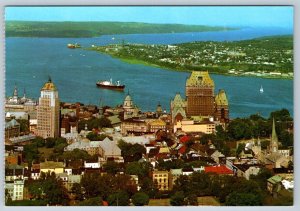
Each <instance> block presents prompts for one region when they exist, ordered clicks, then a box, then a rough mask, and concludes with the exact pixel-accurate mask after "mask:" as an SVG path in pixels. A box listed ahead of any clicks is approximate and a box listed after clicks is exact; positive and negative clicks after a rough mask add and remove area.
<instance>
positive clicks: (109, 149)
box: [99, 137, 121, 156]
mask: <svg viewBox="0 0 300 211" xmlns="http://www.w3.org/2000/svg"><path fill="white" fill-rule="evenodd" d="M117 143H118V142H117V141H111V140H110V139H109V138H107V137H106V138H105V139H104V140H103V141H99V145H100V147H101V148H102V149H103V150H104V154H105V156H121V149H120V148H119V147H118V145H117Z"/></svg>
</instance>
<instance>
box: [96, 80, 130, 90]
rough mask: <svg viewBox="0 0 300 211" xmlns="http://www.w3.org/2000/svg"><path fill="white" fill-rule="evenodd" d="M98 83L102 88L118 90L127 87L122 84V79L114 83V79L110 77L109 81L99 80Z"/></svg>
mask: <svg viewBox="0 0 300 211" xmlns="http://www.w3.org/2000/svg"><path fill="white" fill-rule="evenodd" d="M96 85H97V86H98V87H101V88H105V89H113V90H118V91H123V90H124V88H125V85H122V84H120V81H116V83H113V82H112V79H110V80H109V81H98V82H97V83H96Z"/></svg>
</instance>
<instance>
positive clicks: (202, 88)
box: [186, 71, 215, 116]
mask: <svg viewBox="0 0 300 211" xmlns="http://www.w3.org/2000/svg"><path fill="white" fill-rule="evenodd" d="M214 88H215V85H214V81H213V80H212V79H211V78H210V76H209V74H208V72H207V71H193V72H192V74H191V76H190V77H189V78H188V79H187V80H186V100H187V108H186V111H187V116H214V111H215V109H214V100H215V99H214Z"/></svg>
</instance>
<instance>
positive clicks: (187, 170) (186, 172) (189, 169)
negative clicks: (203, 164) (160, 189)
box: [182, 167, 194, 176]
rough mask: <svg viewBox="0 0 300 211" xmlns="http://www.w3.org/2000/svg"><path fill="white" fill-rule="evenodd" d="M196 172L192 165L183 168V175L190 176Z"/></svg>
mask: <svg viewBox="0 0 300 211" xmlns="http://www.w3.org/2000/svg"><path fill="white" fill-rule="evenodd" d="M193 173H194V169H193V168H192V167H186V168H183V169H182V175H186V176H190V175H191V174H193Z"/></svg>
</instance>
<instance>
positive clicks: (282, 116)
mask: <svg viewBox="0 0 300 211" xmlns="http://www.w3.org/2000/svg"><path fill="white" fill-rule="evenodd" d="M273 118H274V119H275V121H281V122H285V121H292V120H293V118H292V117H291V115H290V112H289V111H288V110H287V109H285V108H284V109H281V110H278V111H273V112H271V114H270V117H269V120H273Z"/></svg>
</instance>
